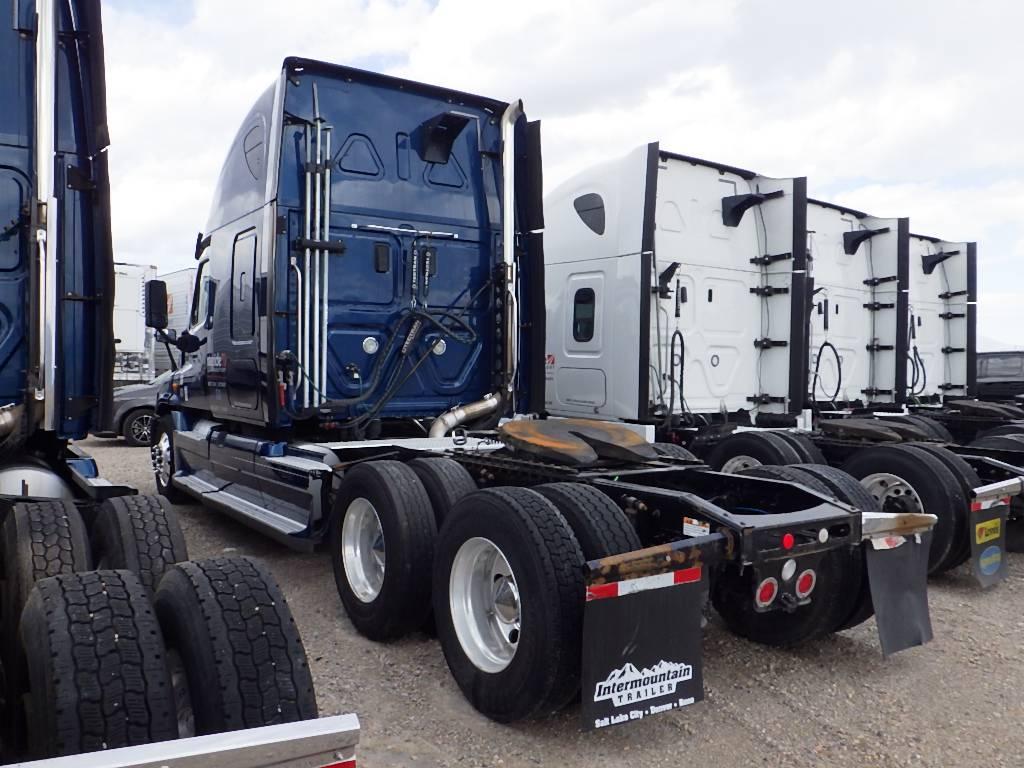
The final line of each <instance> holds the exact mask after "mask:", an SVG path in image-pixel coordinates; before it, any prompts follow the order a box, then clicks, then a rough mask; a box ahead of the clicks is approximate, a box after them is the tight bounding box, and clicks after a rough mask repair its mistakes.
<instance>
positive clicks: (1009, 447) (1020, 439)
mask: <svg viewBox="0 0 1024 768" xmlns="http://www.w3.org/2000/svg"><path fill="white" fill-rule="evenodd" d="M967 447H968V448H992V449H994V450H999V451H1024V435H1021V434H1017V433H1012V434H1005V435H990V436H989V437H979V438H978V439H977V440H975V441H974V442H972V443H971V444H970V445H968V446H967Z"/></svg>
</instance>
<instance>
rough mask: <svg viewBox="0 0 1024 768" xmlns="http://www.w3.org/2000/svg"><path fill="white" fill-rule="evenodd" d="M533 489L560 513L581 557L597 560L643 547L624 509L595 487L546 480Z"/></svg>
mask: <svg viewBox="0 0 1024 768" xmlns="http://www.w3.org/2000/svg"><path fill="white" fill-rule="evenodd" d="M533 490H535V491H537V493H539V494H540V495H541V496H543V497H544V498H546V499H547V500H548V501H550V502H551V503H552V504H554V505H555V506H556V507H557V508H558V511H559V512H561V513H562V517H564V518H565V519H566V521H567V522H568V523H569V527H570V528H572V532H573V535H574V536H576V541H578V542H579V545H580V549H581V550H582V552H583V557H584V559H586V560H597V559H599V558H602V557H608V556H609V555H621V554H623V553H625V552H633V551H634V550H637V549H643V544H641V543H640V537H639V536H638V535H637V532H636V530H635V529H634V528H633V526H632V524H631V523H630V522H629V518H628V517H626V513H625V512H623V511H622V510H621V509H620V508H619V507H618V505H617V504H616V503H615V502H614V501H612V500H611V499H610V498H608V496H607V495H606V494H604V493H601V491H599V490H597V488H594V487H593V486H590V485H584V484H583V483H548V484H547V485H538V486H536V487H535V488H534V489H533Z"/></svg>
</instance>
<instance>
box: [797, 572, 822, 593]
mask: <svg viewBox="0 0 1024 768" xmlns="http://www.w3.org/2000/svg"><path fill="white" fill-rule="evenodd" d="M817 580H818V579H817V577H816V576H815V575H814V571H812V570H806V571H804V572H803V573H801V574H800V576H799V577H797V580H796V596H797V597H799V598H804V597H807V596H808V595H809V594H811V592H812V591H813V590H814V585H815V583H817Z"/></svg>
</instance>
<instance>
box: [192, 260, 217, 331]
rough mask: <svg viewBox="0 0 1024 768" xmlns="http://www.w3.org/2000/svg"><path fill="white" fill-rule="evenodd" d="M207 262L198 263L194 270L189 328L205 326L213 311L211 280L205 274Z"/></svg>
mask: <svg viewBox="0 0 1024 768" xmlns="http://www.w3.org/2000/svg"><path fill="white" fill-rule="evenodd" d="M209 263H210V262H209V260H208V259H207V260H203V261H201V262H199V267H198V268H197V269H196V282H195V288H194V289H193V291H192V315H191V317H190V318H189V323H188V325H189V328H193V329H196V328H199V327H200V326H206V325H207V323H208V322H209V320H210V317H211V315H212V310H213V280H212V279H211V278H210V276H209V275H208V274H207V270H206V266H207V264H209Z"/></svg>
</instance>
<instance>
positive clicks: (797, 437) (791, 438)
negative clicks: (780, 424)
mask: <svg viewBox="0 0 1024 768" xmlns="http://www.w3.org/2000/svg"><path fill="white" fill-rule="evenodd" d="M773 434H776V435H778V436H779V437H781V438H782V439H783V440H785V441H786V442H787V443H789V445H790V447H791V448H792V449H793V450H794V451H796V453H797V455H798V456H799V457H800V463H801V464H827V463H828V462H826V461H825V455H824V454H823V453H822V452H821V449H820V448H818V446H816V445H815V444H814V442H813V441H812V440H811V438H809V437H807V435H801V434H798V433H796V432H787V431H785V430H780V431H778V432H774V433H773Z"/></svg>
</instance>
